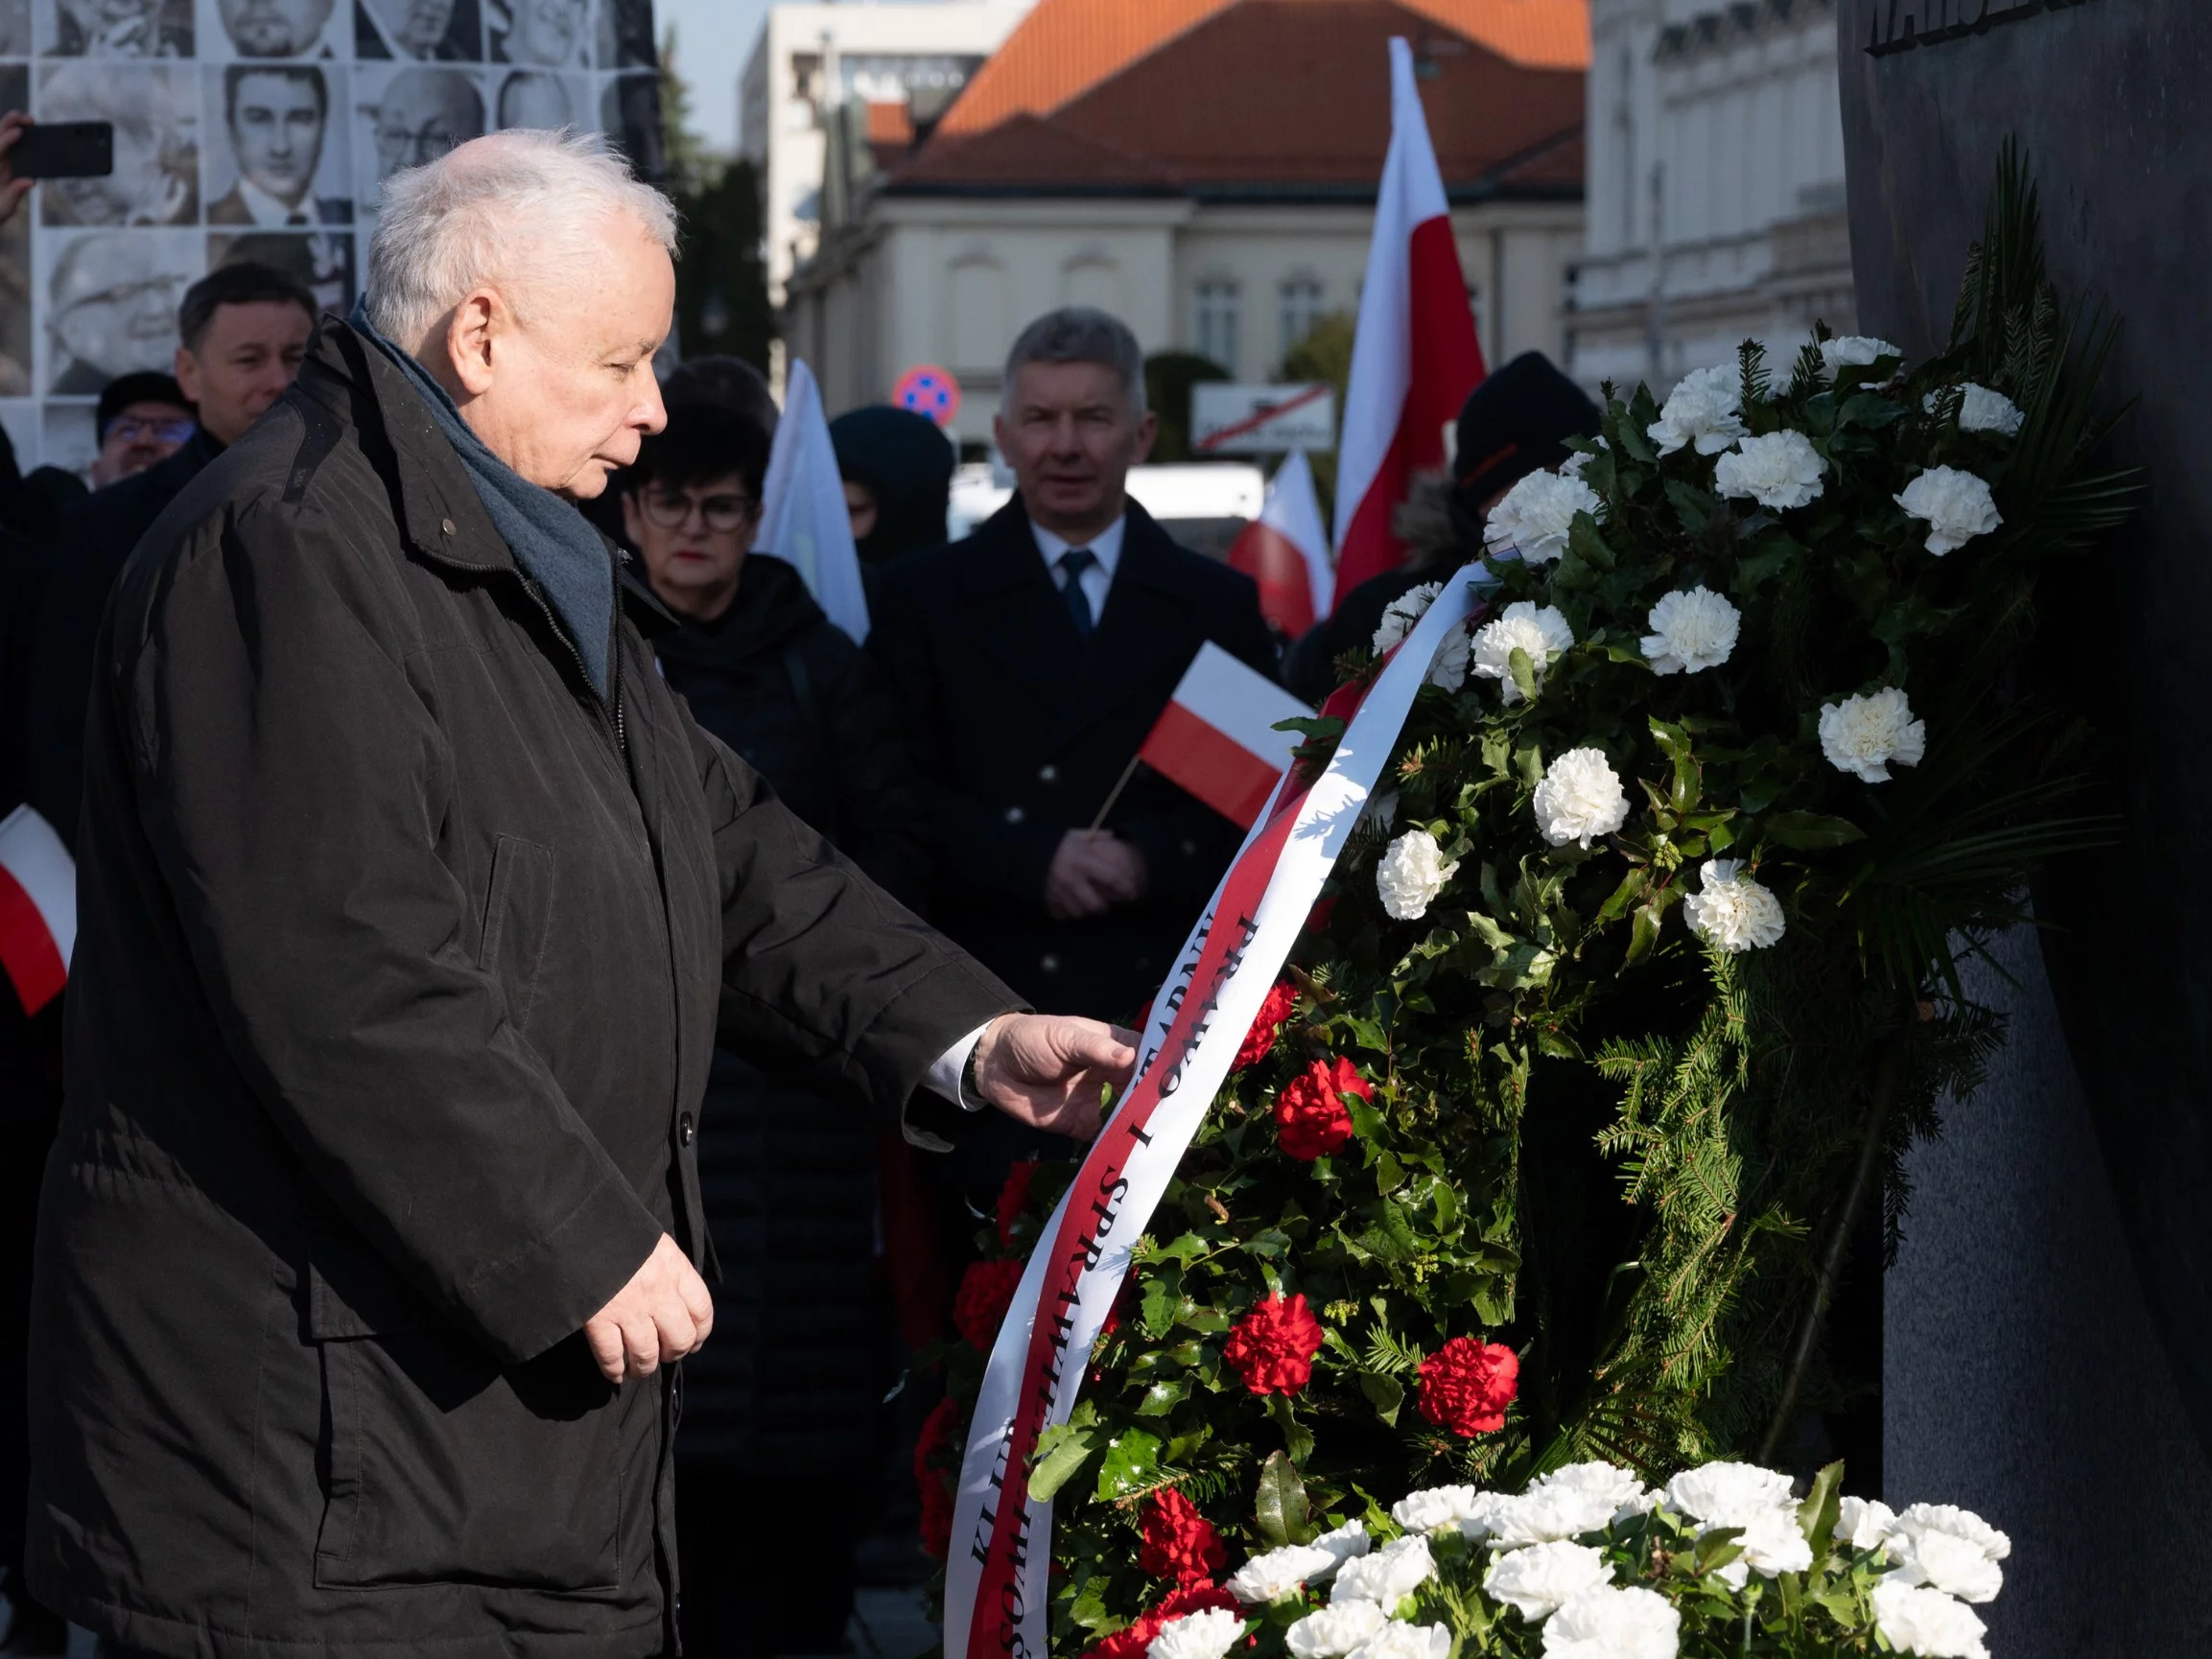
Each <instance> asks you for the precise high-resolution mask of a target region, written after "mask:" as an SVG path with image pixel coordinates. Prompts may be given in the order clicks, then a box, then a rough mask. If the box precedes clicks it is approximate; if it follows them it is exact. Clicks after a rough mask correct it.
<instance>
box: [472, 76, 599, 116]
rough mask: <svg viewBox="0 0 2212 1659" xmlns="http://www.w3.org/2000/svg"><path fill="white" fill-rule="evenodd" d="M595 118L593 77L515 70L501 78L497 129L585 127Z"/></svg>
mask: <svg viewBox="0 0 2212 1659" xmlns="http://www.w3.org/2000/svg"><path fill="white" fill-rule="evenodd" d="M591 119H592V89H591V78H590V77H589V76H585V75H556V74H554V73H553V71H552V70H550V69H514V70H509V71H508V72H507V73H506V74H505V75H503V76H501V77H500V80H499V92H498V94H497V96H496V97H495V98H494V99H493V102H492V125H493V126H494V127H503V128H504V127H543V128H548V129H553V128H561V127H583V126H587V125H589V123H590V121H591Z"/></svg>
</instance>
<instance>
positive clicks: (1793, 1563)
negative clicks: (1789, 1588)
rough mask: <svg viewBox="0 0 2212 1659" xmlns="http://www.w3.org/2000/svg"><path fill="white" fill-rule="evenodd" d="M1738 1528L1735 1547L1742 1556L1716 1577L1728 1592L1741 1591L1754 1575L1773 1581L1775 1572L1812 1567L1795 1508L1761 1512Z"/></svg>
mask: <svg viewBox="0 0 2212 1659" xmlns="http://www.w3.org/2000/svg"><path fill="white" fill-rule="evenodd" d="M1724 1524H1725V1525H1730V1526H1734V1525H1737V1524H1738V1523H1735V1522H1728V1523H1724ZM1741 1525H1742V1526H1743V1532H1742V1533H1741V1535H1739V1536H1738V1537H1737V1539H1736V1545H1737V1547H1738V1548H1739V1549H1741V1550H1742V1551H1743V1554H1740V1555H1738V1556H1737V1557H1736V1558H1735V1559H1734V1560H1732V1561H1730V1563H1729V1564H1728V1565H1727V1566H1725V1567H1723V1568H1722V1569H1721V1570H1720V1572H1719V1573H1718V1574H1716V1575H1715V1577H1719V1578H1721V1579H1723V1580H1725V1581H1726V1582H1727V1584H1728V1585H1729V1587H1730V1589H1732V1590H1741V1589H1742V1588H1743V1587H1744V1585H1745V1584H1746V1583H1747V1582H1748V1581H1749V1580H1750V1578H1751V1576H1752V1575H1753V1573H1756V1574H1757V1575H1758V1576H1759V1577H1762V1578H1772V1577H1774V1576H1775V1575H1776V1574H1777V1573H1802V1572H1804V1571H1805V1570H1806V1569H1808V1568H1809V1567H1811V1566H1812V1564H1813V1547H1812V1545H1811V1544H1810V1543H1808V1542H1806V1540H1805V1532H1804V1529H1803V1528H1802V1527H1800V1526H1799V1525H1798V1512H1797V1510H1796V1509H1795V1508H1776V1509H1767V1510H1763V1511H1761V1512H1760V1513H1758V1514H1756V1515H1753V1517H1752V1518H1751V1520H1750V1521H1749V1522H1746V1523H1741ZM1711 1530H1712V1529H1711V1528H1710V1527H1706V1528H1703V1529H1701V1531H1705V1532H1709V1531H1711Z"/></svg>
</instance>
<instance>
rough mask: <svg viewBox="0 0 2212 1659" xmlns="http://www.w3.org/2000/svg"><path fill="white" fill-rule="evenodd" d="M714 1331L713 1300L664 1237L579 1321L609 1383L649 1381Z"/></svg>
mask: <svg viewBox="0 0 2212 1659" xmlns="http://www.w3.org/2000/svg"><path fill="white" fill-rule="evenodd" d="M714 1328H715V1303H714V1298H713V1297H710V1296H708V1295H707V1281H706V1280H705V1279H702V1278H701V1277H699V1275H698V1272H697V1270H696V1269H694V1267H693V1266H692V1264H691V1258H690V1257H688V1256H686V1255H685V1254H684V1252H683V1250H682V1248H681V1247H680V1246H678V1245H677V1243H676V1241H675V1240H674V1239H672V1238H671V1237H669V1235H668V1234H667V1233H663V1234H661V1242H660V1243H659V1244H657V1245H655V1246H653V1253H652V1254H651V1255H649V1256H647V1257H646V1265H645V1266H644V1267H642V1268H640V1269H638V1271H637V1272H636V1273H632V1274H631V1275H630V1282H629V1283H628V1284H626V1285H624V1286H623V1288H622V1289H621V1290H619V1291H617V1292H616V1293H615V1298H614V1300H613V1301H611V1302H609V1303H607V1305H606V1306H605V1307H603V1308H601V1309H600V1311H599V1312H598V1313H596V1314H594V1315H592V1317H591V1318H590V1319H588V1320H585V1321H584V1342H585V1343H586V1344H588V1345H589V1346H590V1348H591V1351H592V1358H593V1359H594V1360H596V1361H598V1362H599V1367H600V1372H601V1374H603V1375H604V1376H605V1377H606V1380H607V1381H608V1382H610V1383H623V1382H626V1381H628V1380H629V1379H630V1378H632V1377H649V1376H651V1375H652V1374H653V1373H654V1372H655V1371H657V1370H659V1369H660V1368H661V1367H662V1366H663V1365H664V1364H665V1365H673V1364H675V1362H676V1361H678V1360H680V1359H682V1358H683V1357H684V1356H685V1355H686V1354H689V1353H693V1352H695V1351H696V1350H697V1348H698V1346H699V1344H701V1343H703V1342H705V1341H706V1340H707V1333H708V1332H709V1331H711V1330H713V1329H714Z"/></svg>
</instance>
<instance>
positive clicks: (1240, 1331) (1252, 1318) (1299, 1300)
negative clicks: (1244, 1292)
mask: <svg viewBox="0 0 2212 1659" xmlns="http://www.w3.org/2000/svg"><path fill="white" fill-rule="evenodd" d="M1322 1335H1323V1332H1322V1329H1321V1321H1320V1320H1317V1319H1315V1318H1314V1317H1313V1313H1312V1310H1311V1309H1309V1308H1308V1307H1307V1306H1306V1298H1305V1297H1303V1296H1296V1297H1283V1296H1281V1295H1277V1296H1272V1297H1266V1298H1264V1299H1263V1300H1261V1301H1259V1302H1256V1303H1254V1304H1253V1308H1252V1311H1251V1312H1250V1313H1248V1314H1246V1315H1245V1316H1244V1317H1243V1318H1242V1319H1240V1320H1237V1321H1236V1328H1235V1330H1233V1331H1231V1332H1230V1333H1229V1342H1228V1344H1227V1345H1226V1346H1225V1347H1223V1348H1222V1350H1221V1357H1222V1358H1223V1359H1225V1360H1227V1361H1228V1362H1229V1363H1230V1364H1231V1365H1233V1366H1235V1367H1236V1374H1237V1375H1238V1376H1240V1377H1242V1378H1243V1379H1244V1386H1245V1387H1246V1388H1248V1389H1250V1390H1252V1391H1253V1392H1254V1393H1256V1394H1295V1393H1296V1392H1298V1390H1300V1389H1303V1388H1304V1387H1306V1384H1307V1383H1309V1382H1311V1381H1312V1380H1313V1356H1314V1355H1315V1354H1318V1353H1319V1352H1321V1340H1322Z"/></svg>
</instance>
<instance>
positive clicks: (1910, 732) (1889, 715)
mask: <svg viewBox="0 0 2212 1659" xmlns="http://www.w3.org/2000/svg"><path fill="white" fill-rule="evenodd" d="M1927 752H1928V723H1927V722H1926V721H1925V720H1916V719H1914V718H1913V706H1912V704H1911V703H1910V702H1908V701H1907V700H1906V698H1905V693H1904V692H1902V691H1900V690H1899V689H1897V688H1896V687H1894V686H1887V687H1884V688H1883V689H1881V690H1879V691H1876V692H1875V693H1874V694H1873V695H1872V696H1871V697H1846V698H1845V699H1844V700H1843V701H1842V702H1841V703H1823V704H1822V705H1821V753H1822V754H1824V755H1825V756H1826V757H1827V758H1828V764H1829V765H1831V766H1833V767H1835V768H1836V769H1837V770H1838V771H1840V772H1848V773H1850V774H1851V775H1852V776H1853V777H1856V778H1862V779H1864V780H1865V781H1866V782H1867V783H1888V782H1889V781H1890V762H1891V761H1893V760H1894V761H1895V762H1896V763H1897V764H1898V765H1900V766H1918V764H1919V763H1920V758H1921V756H1923V755H1925V754H1926V753H1927Z"/></svg>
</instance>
